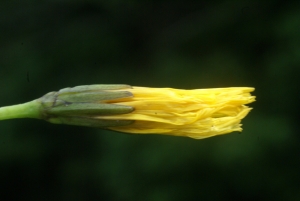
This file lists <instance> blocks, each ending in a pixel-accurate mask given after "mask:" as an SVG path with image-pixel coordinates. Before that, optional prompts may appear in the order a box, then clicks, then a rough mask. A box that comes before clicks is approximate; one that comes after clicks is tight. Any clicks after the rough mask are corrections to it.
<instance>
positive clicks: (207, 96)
mask: <svg viewBox="0 0 300 201" xmlns="http://www.w3.org/2000/svg"><path fill="white" fill-rule="evenodd" d="M252 91H254V88H250V87H232V88H215V89H194V90H181V89H172V88H147V87H131V86H129V85H83V86H77V87H73V88H64V89H61V90H59V91H57V92H49V93H47V94H45V95H44V96H43V97H41V98H39V99H36V100H33V101H30V102H27V103H24V104H19V105H14V106H6V107H1V108H0V120H4V119H12V118H37V119H44V120H46V121H49V122H51V123H56V124H69V125H77V126H89V127H98V128H108V129H111V130H115V131H120V132H126V133H136V134H166V135H174V136H187V137H191V138H195V139H203V138H207V137H211V136H215V135H221V134H225V133H230V132H233V131H242V128H241V124H240V122H241V120H242V119H243V118H244V117H245V116H246V115H247V114H248V113H249V111H250V110H251V108H249V107H247V106H246V105H245V104H248V103H251V102H253V101H255V97H254V96H251V94H250V92H252Z"/></svg>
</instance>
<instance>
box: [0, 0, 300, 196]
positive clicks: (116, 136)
mask: <svg viewBox="0 0 300 201" xmlns="http://www.w3.org/2000/svg"><path fill="white" fill-rule="evenodd" d="M282 2H283V1H277V0H274V1H259V0H254V1H250V0H249V1H214V3H209V1H191V0H186V1H122V0H111V1H110V0H107V1H96V0H94V1H93V0H89V1H83V0H77V1H76V0H56V1H55V0H52V1H50V0H48V1H33V0H27V1H16V0H6V1H1V3H0V75H1V79H0V80H1V81H0V89H1V93H0V94H1V97H0V105H1V106H5V105H12V104H18V103H23V102H27V101H30V100H33V99H35V98H38V97H40V96H42V95H44V94H45V93H47V92H49V91H54V90H59V89H61V88H65V87H72V86H77V85H85V84H123V83H124V84H131V85H133V86H148V87H172V88H182V89H193V88H211V87H230V86H253V87H255V88H256V91H255V93H254V95H255V96H257V102H255V103H253V104H251V106H252V107H254V110H253V111H252V112H251V113H250V114H249V116H248V117H247V118H246V119H244V121H243V124H244V126H243V128H244V131H243V132H242V133H241V134H239V133H232V134H229V135H224V136H219V137H213V138H209V139H205V140H193V139H189V138H182V137H170V136H163V135H127V134H122V133H117V132H112V131H104V130H100V129H94V128H85V127H75V126H74V127H73V126H64V125H53V124H49V123H47V122H43V121H38V120H31V119H18V120H9V121H2V122H0V200H1V201H2V200H31V201H36V200H45V201H47V200H49V201H50V200H74V201H77V200H85V201H89V200H105V201H107V200H144V201H173V200H174V201H181V200H222V201H223V200H224V201H225V200H226V201H227V200H228V201H229V200H258V199H261V200H300V191H299V189H300V173H299V168H300V159H299V156H300V155H299V143H300V133H299V129H298V127H299V122H298V120H297V119H298V117H299V107H298V104H299V91H298V89H299V72H300V68H299V65H300V7H299V6H300V3H299V1H285V3H282Z"/></svg>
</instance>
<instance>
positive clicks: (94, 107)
mask: <svg viewBox="0 0 300 201" xmlns="http://www.w3.org/2000/svg"><path fill="white" fill-rule="evenodd" d="M133 110H134V109H133V107H130V106H125V105H116V104H102V103H71V104H64V105H59V106H56V107H51V108H49V109H47V110H46V111H45V112H47V113H48V114H50V115H57V116H59V115H71V116H74V115H75V116H78V115H79V116H86V115H87V116H89V115H96V116H101V115H115V114H126V113H130V112H132V111H133Z"/></svg>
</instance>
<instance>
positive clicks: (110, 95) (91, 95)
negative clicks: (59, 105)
mask: <svg viewBox="0 0 300 201" xmlns="http://www.w3.org/2000/svg"><path fill="white" fill-rule="evenodd" d="M132 96H133V95H132V93H130V92H129V91H90V92H81V93H72V94H70V93H59V94H58V96H57V99H58V100H63V101H65V102H71V103H72V102H73V103H74V102H76V103H78V102H80V103H90V102H100V101H107V100H117V99H121V98H127V97H132Z"/></svg>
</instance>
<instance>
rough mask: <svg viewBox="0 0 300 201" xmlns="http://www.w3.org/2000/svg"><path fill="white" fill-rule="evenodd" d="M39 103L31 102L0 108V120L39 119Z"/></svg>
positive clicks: (36, 101) (37, 101)
mask: <svg viewBox="0 0 300 201" xmlns="http://www.w3.org/2000/svg"><path fill="white" fill-rule="evenodd" d="M40 107H41V104H40V101H39V100H33V101H30V102H27V103H23V104H19V105H12V106H6V107H0V120H5V119H16V118H36V119H39V118H40Z"/></svg>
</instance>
